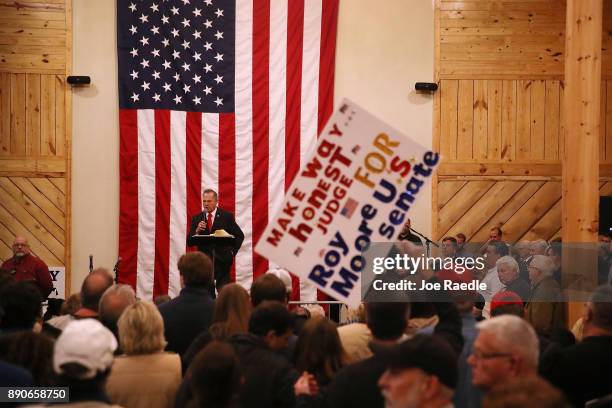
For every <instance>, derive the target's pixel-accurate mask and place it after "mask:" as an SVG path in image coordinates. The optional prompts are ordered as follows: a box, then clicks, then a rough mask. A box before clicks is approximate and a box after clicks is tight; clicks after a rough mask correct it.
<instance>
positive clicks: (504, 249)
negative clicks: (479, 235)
mask: <svg viewBox="0 0 612 408" xmlns="http://www.w3.org/2000/svg"><path fill="white" fill-rule="evenodd" d="M489 246H490V247H493V248H495V253H496V254H497V255H499V256H500V257H502V256H506V255H508V254H509V253H510V250H509V249H508V245H507V244H506V243H505V242H504V241H491V242H489Z"/></svg>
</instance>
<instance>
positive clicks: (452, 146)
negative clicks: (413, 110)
mask: <svg viewBox="0 0 612 408" xmlns="http://www.w3.org/2000/svg"><path fill="white" fill-rule="evenodd" d="M458 89H459V82H458V81H453V80H448V81H442V82H441V84H440V110H441V112H440V152H441V154H442V157H443V158H446V159H447V160H451V159H456V158H457V114H458V99H457V98H458Z"/></svg>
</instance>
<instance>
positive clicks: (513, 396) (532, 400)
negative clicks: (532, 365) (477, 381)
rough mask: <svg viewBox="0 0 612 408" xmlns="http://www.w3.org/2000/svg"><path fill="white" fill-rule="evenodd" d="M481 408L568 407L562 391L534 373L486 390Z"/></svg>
mask: <svg viewBox="0 0 612 408" xmlns="http://www.w3.org/2000/svg"><path fill="white" fill-rule="evenodd" d="M482 406H483V408H514V407H516V408H570V407H571V405H570V404H569V403H568V402H567V401H566V399H565V397H564V396H563V393H561V391H559V390H558V389H556V388H555V387H553V386H552V385H550V383H548V381H546V380H543V379H542V378H540V377H538V376H536V375H529V376H524V377H518V378H513V379H511V380H509V381H507V382H503V383H501V384H498V385H496V386H495V387H493V388H492V389H491V390H489V391H488V392H487V394H486V395H485V397H484V399H483V401H482Z"/></svg>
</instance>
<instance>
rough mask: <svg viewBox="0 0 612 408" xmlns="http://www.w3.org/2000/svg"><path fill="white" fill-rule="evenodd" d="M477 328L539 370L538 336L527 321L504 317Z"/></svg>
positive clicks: (479, 324)
mask: <svg viewBox="0 0 612 408" xmlns="http://www.w3.org/2000/svg"><path fill="white" fill-rule="evenodd" d="M476 327H477V328H478V329H480V331H481V332H488V333H490V334H492V335H493V336H494V337H495V338H496V340H497V341H498V343H500V344H501V346H502V347H504V348H506V349H507V350H510V351H511V352H514V353H517V354H519V355H520V356H522V357H523V359H524V360H525V362H526V363H527V364H529V365H531V366H532V368H534V369H537V368H538V358H539V355H540V346H539V340H538V336H537V335H536V332H535V330H534V329H533V327H531V325H530V324H529V323H527V322H526V321H525V320H523V319H521V318H520V317H517V316H513V315H502V316H496V317H493V318H491V319H489V320H484V321H482V322H480V323H478V324H476Z"/></svg>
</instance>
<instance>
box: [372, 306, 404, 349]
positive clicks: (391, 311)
mask: <svg viewBox="0 0 612 408" xmlns="http://www.w3.org/2000/svg"><path fill="white" fill-rule="evenodd" d="M409 314H410V304H409V303H404V302H368V303H366V323H367V325H368V327H369V328H370V330H371V331H372V335H373V336H374V338H375V339H378V340H396V339H399V338H400V337H402V335H403V334H404V330H406V320H407V319H408V316H409Z"/></svg>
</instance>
